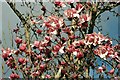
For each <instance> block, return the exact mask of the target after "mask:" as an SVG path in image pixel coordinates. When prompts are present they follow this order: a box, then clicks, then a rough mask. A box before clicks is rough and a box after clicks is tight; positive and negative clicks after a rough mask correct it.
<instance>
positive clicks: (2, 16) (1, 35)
mask: <svg viewBox="0 0 120 80" xmlns="http://www.w3.org/2000/svg"><path fill="white" fill-rule="evenodd" d="M0 1H3V0H0ZM47 6H49V5H47ZM18 9H20V11H25V10H24V9H23V8H20V6H18ZM115 10H116V11H118V9H117V8H115ZM108 16H109V17H110V18H109V20H108V21H106V18H107V17H108ZM18 22H19V19H18V17H17V16H16V15H15V13H14V12H13V11H12V10H11V9H10V7H9V6H8V5H7V4H6V3H5V2H2V3H1V2H0V39H2V41H3V44H4V45H3V46H4V47H10V46H11V45H12V42H11V40H12V38H11V36H12V35H11V31H10V29H13V28H14V27H16V23H18ZM98 25H102V29H103V31H102V33H103V34H109V35H110V37H112V38H115V39H118V34H119V33H118V32H119V29H118V27H120V25H119V20H118V17H115V16H113V14H112V13H108V12H105V13H103V14H102V22H101V23H100V24H98ZM95 31H96V30H95ZM0 46H1V45H0ZM0 48H1V47H0ZM0 60H1V58H0ZM1 62H2V61H0V71H2V70H1V64H2V63H1ZM8 74H9V73H7V74H6V75H7V76H8ZM1 76H2V75H1V72H0V77H1Z"/></svg>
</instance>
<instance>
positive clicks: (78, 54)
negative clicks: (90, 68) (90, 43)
mask: <svg viewBox="0 0 120 80" xmlns="http://www.w3.org/2000/svg"><path fill="white" fill-rule="evenodd" d="M82 57H83V53H82V52H81V51H79V52H78V53H77V58H78V59H80V58H82Z"/></svg>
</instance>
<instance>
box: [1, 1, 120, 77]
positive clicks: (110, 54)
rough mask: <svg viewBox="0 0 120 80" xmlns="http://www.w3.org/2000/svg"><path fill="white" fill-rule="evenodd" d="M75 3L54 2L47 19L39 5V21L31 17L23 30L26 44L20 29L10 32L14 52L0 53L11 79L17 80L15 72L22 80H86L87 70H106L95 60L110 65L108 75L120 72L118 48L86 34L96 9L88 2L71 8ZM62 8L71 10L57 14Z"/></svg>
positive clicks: (119, 50) (103, 38) (96, 35)
mask: <svg viewBox="0 0 120 80" xmlns="http://www.w3.org/2000/svg"><path fill="white" fill-rule="evenodd" d="M74 1H76V0H68V3H65V2H61V1H60V0H55V1H54V2H53V3H54V6H55V10H54V11H55V14H52V15H48V16H47V14H46V12H47V11H48V10H47V8H46V7H45V6H44V5H43V3H41V5H42V8H41V10H42V11H43V12H44V13H43V15H40V16H38V17H37V18H36V20H38V21H36V20H34V19H35V18H34V17H33V18H32V17H30V23H28V25H29V26H30V27H27V28H28V29H26V28H25V31H26V32H25V36H27V37H26V40H24V37H23V36H21V34H20V27H17V28H15V29H14V30H13V32H15V34H16V39H15V43H16V48H17V50H11V49H10V48H7V49H2V57H3V59H4V61H5V62H6V64H7V66H8V67H9V68H11V69H12V74H11V75H10V78H11V79H16V78H17V79H18V78H20V76H19V73H18V74H16V73H15V71H17V70H18V71H20V72H21V73H22V74H23V75H24V76H23V77H25V78H47V79H50V78H65V77H66V78H72V79H78V78H82V77H85V75H86V73H85V72H87V69H90V67H91V69H93V70H94V69H96V71H97V72H98V73H100V74H102V73H103V72H105V71H106V70H107V67H106V66H105V65H103V64H102V65H101V66H100V65H99V66H98V65H97V64H96V63H94V62H96V61H97V60H96V59H98V58H100V59H102V60H104V61H106V63H108V64H110V65H111V67H112V68H113V69H111V70H110V71H108V73H109V74H111V75H114V72H115V70H116V69H117V70H118V69H120V64H119V63H120V54H119V52H120V45H119V44H118V45H115V46H112V40H111V39H110V38H109V37H107V36H104V35H103V34H101V33H96V32H93V33H91V34H88V33H89V32H88V29H89V28H91V27H94V26H89V25H90V24H91V23H92V21H91V20H92V18H93V16H91V14H92V12H91V11H92V10H93V11H94V12H95V8H94V7H95V6H96V5H95V4H94V5H93V6H92V4H91V3H88V2H86V3H87V4H82V3H80V2H77V3H76V4H74V3H73V2H74ZM64 6H70V7H71V8H68V9H67V8H66V9H67V10H64V11H63V12H62V11H61V12H60V13H58V14H56V12H57V11H58V12H59V11H60V10H62V8H63V7H64ZM91 8H92V9H91ZM48 13H50V14H51V12H49V11H48ZM61 13H62V14H61ZM46 17H47V18H46ZM67 21H68V23H69V22H70V25H68V23H67ZM28 22H29V21H28ZM26 24H27V22H26ZM27 30H28V31H27ZM30 30H31V31H30ZM29 32H31V34H29ZM28 38H29V40H28ZM110 60H111V62H110V63H109V61H110ZM112 61H115V62H114V63H113V62H112ZM112 64H115V65H116V66H112ZM115 68H116V69H115Z"/></svg>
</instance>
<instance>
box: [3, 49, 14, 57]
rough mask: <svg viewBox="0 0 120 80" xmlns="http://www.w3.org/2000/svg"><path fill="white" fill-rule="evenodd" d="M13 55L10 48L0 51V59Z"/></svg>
mask: <svg viewBox="0 0 120 80" xmlns="http://www.w3.org/2000/svg"><path fill="white" fill-rule="evenodd" d="M13 53H14V50H10V48H7V49H6V50H4V49H2V57H3V58H4V59H5V58H7V57H8V56H10V55H11V54H13Z"/></svg>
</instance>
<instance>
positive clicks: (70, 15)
mask: <svg viewBox="0 0 120 80" xmlns="http://www.w3.org/2000/svg"><path fill="white" fill-rule="evenodd" d="M76 13H77V10H76V9H75V8H72V9H67V10H65V11H64V14H65V16H66V17H67V18H73V17H74V14H76Z"/></svg>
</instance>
